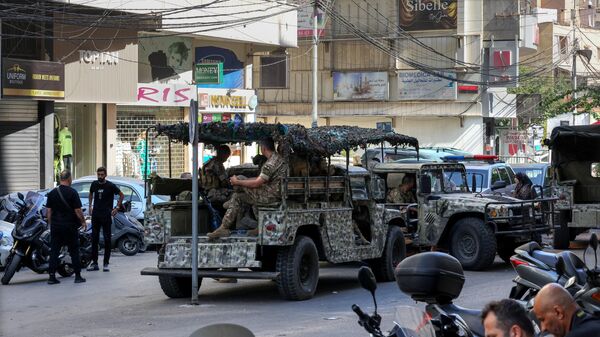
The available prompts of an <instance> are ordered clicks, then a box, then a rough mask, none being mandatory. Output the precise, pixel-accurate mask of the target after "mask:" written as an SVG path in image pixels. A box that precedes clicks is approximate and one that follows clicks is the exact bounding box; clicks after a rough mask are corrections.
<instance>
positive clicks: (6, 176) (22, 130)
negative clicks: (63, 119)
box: [0, 101, 41, 195]
mask: <svg viewBox="0 0 600 337" xmlns="http://www.w3.org/2000/svg"><path fill="white" fill-rule="evenodd" d="M0 158H1V160H0V195H2V194H6V193H11V192H16V191H27V190H37V189H39V188H40V160H41V156H40V124H39V123H38V109H37V102H35V101H0Z"/></svg>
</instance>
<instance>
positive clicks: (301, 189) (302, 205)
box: [141, 123, 418, 300]
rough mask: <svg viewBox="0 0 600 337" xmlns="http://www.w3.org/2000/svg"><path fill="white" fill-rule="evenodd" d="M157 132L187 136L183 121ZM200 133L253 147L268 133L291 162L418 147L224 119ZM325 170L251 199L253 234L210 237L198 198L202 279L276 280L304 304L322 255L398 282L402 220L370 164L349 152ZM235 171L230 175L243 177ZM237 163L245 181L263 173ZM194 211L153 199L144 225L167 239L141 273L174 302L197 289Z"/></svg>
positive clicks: (390, 139) (334, 130)
mask: <svg viewBox="0 0 600 337" xmlns="http://www.w3.org/2000/svg"><path fill="white" fill-rule="evenodd" d="M157 131H158V133H159V134H160V135H167V136H168V137H169V138H170V139H171V140H179V141H182V142H187V137H188V136H187V133H188V132H187V124H178V125H172V126H157ZM199 134H200V141H201V142H204V143H208V144H227V143H235V142H243V143H248V142H254V141H259V140H261V139H264V138H267V137H270V138H273V139H274V140H275V141H276V143H277V144H278V151H280V152H281V153H282V156H283V158H285V159H286V161H288V162H289V160H288V159H289V158H290V156H292V155H305V156H319V157H321V158H328V157H330V156H331V155H333V154H335V153H339V152H340V151H342V150H346V151H345V152H346V153H349V152H350V151H348V149H350V148H354V147H357V146H359V145H363V144H364V145H367V144H380V143H382V142H387V143H389V144H391V145H392V146H398V145H409V146H413V147H418V142H417V140H416V139H415V138H412V137H407V136H403V135H399V134H396V133H384V132H381V131H378V130H374V129H361V128H354V127H319V128H312V129H305V128H303V127H301V126H299V125H291V126H285V125H269V124H261V123H255V124H246V125H242V126H240V127H239V128H236V127H235V126H232V125H228V124H227V123H209V124H201V126H200V132H199ZM306 162H307V163H308V160H307V161H306ZM321 163H322V162H321ZM325 166H327V170H326V173H325V174H321V175H315V174H314V170H312V169H310V170H308V172H309V174H307V175H305V176H293V174H290V175H289V176H287V177H286V178H284V179H283V181H282V182H281V188H282V199H281V201H279V202H276V203H272V204H261V205H253V207H252V208H253V214H254V216H255V218H256V221H257V223H258V227H257V228H258V236H256V237H252V236H248V235H247V234H246V232H245V231H244V230H233V231H232V235H231V236H229V237H224V238H218V239H214V240H210V239H209V238H208V237H207V235H206V234H207V233H208V232H210V231H211V229H210V227H209V222H210V212H209V211H208V209H207V207H206V205H205V204H204V203H202V202H201V203H200V204H199V205H198V208H199V223H198V228H199V230H198V233H199V237H198V242H199V243H198V266H199V270H198V275H199V277H200V280H199V282H198V284H199V285H200V284H201V279H202V278H205V277H209V278H240V279H244V278H245V279H271V280H274V281H276V285H277V287H278V290H279V292H280V294H281V295H282V297H283V298H285V299H289V300H304V299H309V298H311V297H312V296H313V295H314V293H315V291H316V289H317V283H318V279H319V261H328V262H330V263H344V262H353V261H354V262H356V261H367V262H368V263H370V264H371V265H372V266H373V268H374V270H375V272H376V273H377V278H378V279H379V280H380V281H392V280H394V274H393V270H394V267H395V265H396V264H397V263H399V262H400V261H401V260H402V259H403V258H404V257H405V254H406V249H405V248H406V247H405V241H404V235H403V229H402V228H401V227H400V226H399V224H400V222H393V223H390V222H389V221H387V220H386V219H388V217H386V207H385V204H384V203H383V202H381V201H379V202H377V201H376V200H375V199H374V198H373V197H372V191H371V186H372V184H371V183H370V179H371V175H370V173H369V172H368V171H367V170H365V169H363V168H357V167H352V166H349V164H348V158H347V162H346V165H345V166H336V167H335V168H334V169H332V166H331V165H325ZM237 169H238V168H232V169H231V170H230V171H232V173H239V172H236V170H237ZM239 169H241V170H243V173H244V175H246V176H248V177H252V176H258V173H259V172H258V168H256V167H252V166H249V165H247V164H246V165H244V166H243V167H240V168H239ZM293 171H294V170H290V172H293ZM321 173H322V172H321ZM150 185H151V187H150V189H149V191H150V192H151V193H156V194H166V195H171V196H172V199H176V197H175V196H177V195H180V193H181V192H182V191H187V190H191V181H190V180H189V179H188V180H183V179H170V178H159V177H155V178H154V179H153V180H152V181H151V183H150ZM192 207H193V205H192V204H191V201H185V200H173V201H170V202H164V203H159V204H155V205H151V209H150V210H149V211H148V212H147V219H146V221H145V225H146V226H148V228H149V229H151V230H152V231H154V232H156V234H157V235H156V236H155V238H161V240H162V242H161V247H160V249H159V251H158V264H157V267H156V268H145V269H144V270H142V272H141V273H142V275H154V276H158V279H159V283H160V286H161V288H162V290H163V292H164V293H165V294H166V295H167V296H169V297H172V298H177V297H188V296H190V295H191V291H192V290H191V284H192V282H191V266H192V261H191V255H192V254H191V250H192V247H191V242H192V235H191V233H192V222H191V208H192ZM389 219H391V218H389ZM238 224H239V221H238ZM159 232H160V233H159Z"/></svg>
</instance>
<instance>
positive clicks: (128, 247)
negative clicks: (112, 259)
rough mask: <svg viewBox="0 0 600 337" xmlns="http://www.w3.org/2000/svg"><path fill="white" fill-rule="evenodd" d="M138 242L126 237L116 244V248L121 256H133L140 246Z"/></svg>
mask: <svg viewBox="0 0 600 337" xmlns="http://www.w3.org/2000/svg"><path fill="white" fill-rule="evenodd" d="M141 245H142V244H141V242H140V240H138V239H137V238H134V237H133V236H129V235H126V236H124V237H122V238H121V239H120V240H119V242H117V247H119V251H120V252H121V253H123V255H127V256H133V255H135V254H137V253H138V252H139V251H140V246H141Z"/></svg>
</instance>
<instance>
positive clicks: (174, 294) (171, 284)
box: [158, 275, 202, 298]
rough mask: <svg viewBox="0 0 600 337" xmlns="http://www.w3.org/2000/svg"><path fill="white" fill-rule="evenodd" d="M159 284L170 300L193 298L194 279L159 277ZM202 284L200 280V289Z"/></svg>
mask: <svg viewBox="0 0 600 337" xmlns="http://www.w3.org/2000/svg"><path fill="white" fill-rule="evenodd" d="M158 282H159V283H160V287H161V289H162V291H163V293H165V295H167V296H169V297H170V298H184V297H191V296H192V279H191V278H190V277H175V276H168V275H159V276H158ZM201 283H202V278H198V288H200V284H201Z"/></svg>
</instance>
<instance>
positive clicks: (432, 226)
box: [371, 162, 553, 270]
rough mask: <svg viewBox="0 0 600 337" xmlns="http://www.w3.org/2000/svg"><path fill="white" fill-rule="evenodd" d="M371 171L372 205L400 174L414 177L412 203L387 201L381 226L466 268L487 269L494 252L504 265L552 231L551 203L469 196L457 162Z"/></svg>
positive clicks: (382, 166) (412, 246)
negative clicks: (399, 231) (521, 247)
mask: <svg viewBox="0 0 600 337" xmlns="http://www.w3.org/2000/svg"><path fill="white" fill-rule="evenodd" d="M371 170H372V173H373V176H372V179H371V183H372V190H373V192H372V193H373V195H374V199H375V202H377V203H381V202H385V199H386V195H387V194H388V193H389V191H390V189H392V188H394V187H396V186H398V185H399V183H400V181H402V179H403V177H404V176H405V175H413V176H414V177H415V178H416V191H414V192H415V194H416V200H417V202H416V203H414V204H391V203H386V210H385V212H384V217H385V221H384V222H385V223H388V224H389V225H390V226H398V227H400V228H402V230H403V232H404V233H405V235H406V243H407V247H408V249H412V250H419V249H422V248H428V247H432V246H433V247H435V248H436V249H438V250H447V251H448V252H449V253H450V254H451V255H453V256H454V257H456V258H457V259H458V260H459V261H460V262H461V264H462V265H463V267H464V268H467V269H472V270H481V269H484V268H487V267H488V266H490V265H491V264H492V263H493V261H494V257H495V256H496V253H498V255H499V256H500V257H501V258H502V259H504V260H505V261H506V262H508V260H509V258H510V256H511V255H512V254H514V253H513V251H514V248H515V247H517V246H518V245H519V244H520V243H522V242H526V241H529V240H532V239H533V240H537V241H540V236H541V234H542V233H546V232H549V231H550V229H551V227H552V226H551V223H552V216H551V214H552V203H553V199H536V200H529V201H523V200H518V199H515V198H511V197H507V196H503V195H500V194H499V193H494V194H480V193H471V192H470V191H469V186H468V185H467V180H466V172H465V167H464V165H463V164H461V163H431V162H428V163H420V162H413V163H405V162H396V163H393V162H392V163H382V164H377V165H375V166H374V167H373V168H372V169H371ZM473 180H475V179H473ZM472 184H473V185H475V181H473V182H472ZM472 188H474V189H473V190H476V186H472Z"/></svg>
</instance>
